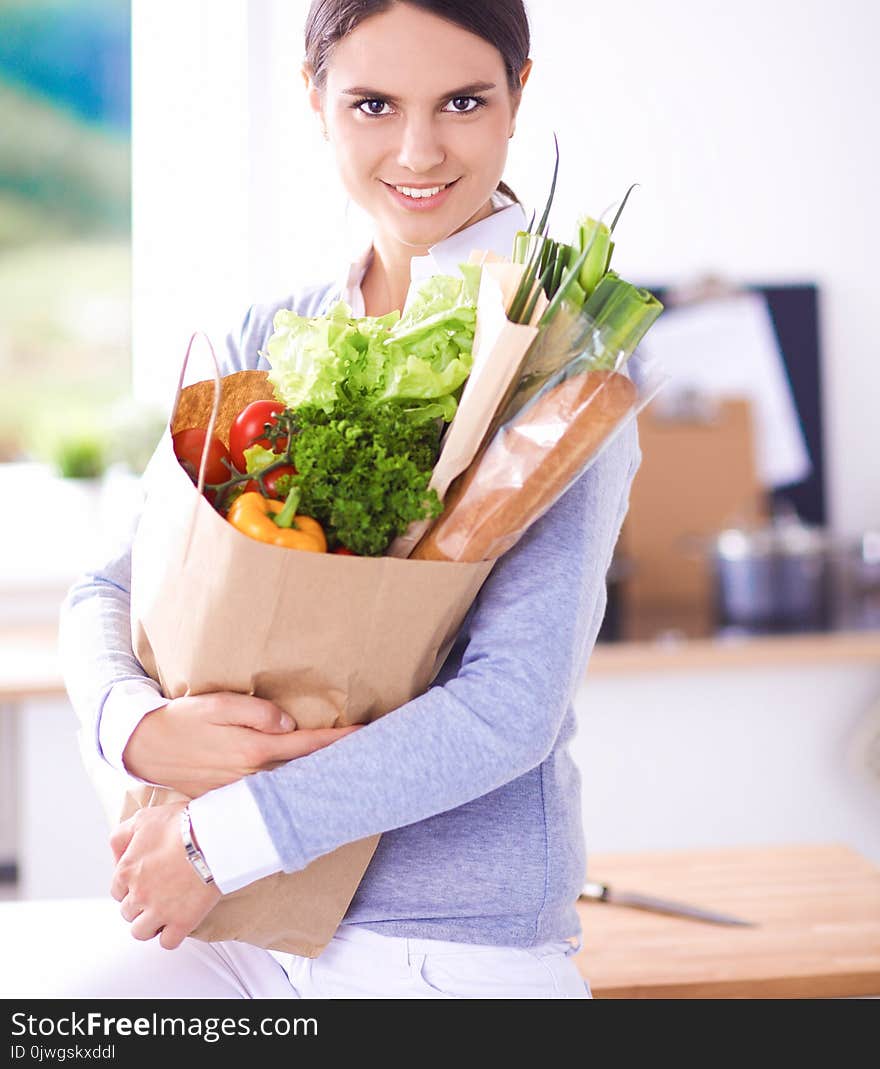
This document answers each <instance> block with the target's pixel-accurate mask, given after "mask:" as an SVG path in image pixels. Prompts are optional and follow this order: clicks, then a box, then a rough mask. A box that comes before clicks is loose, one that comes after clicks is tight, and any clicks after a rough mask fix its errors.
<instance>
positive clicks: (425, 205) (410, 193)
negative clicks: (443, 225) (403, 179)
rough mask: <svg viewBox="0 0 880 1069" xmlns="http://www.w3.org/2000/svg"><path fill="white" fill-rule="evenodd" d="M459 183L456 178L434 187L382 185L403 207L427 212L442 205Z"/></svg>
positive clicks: (385, 183)
mask: <svg viewBox="0 0 880 1069" xmlns="http://www.w3.org/2000/svg"><path fill="white" fill-rule="evenodd" d="M457 182H458V179H457V178H456V179H455V180H454V181H452V182H448V183H446V184H445V185H440V184H439V183H438V184H437V185H433V186H409V185H399V186H393V185H391V184H390V183H389V182H383V183H382V185H383V186H385V188H386V189H387V190H388V192H389V193H390V194H391V196H392V197H393V198H394V199H395V200H396V201H397V203H398V204H401V205H403V207H405V208H408V209H409V210H410V211H426V210H427V209H429V208H436V207H437V206H438V205H440V204H442V203H443V201H445V200H446V198H447V197H448V196H449V193H450V191H451V190H452V188H453V187H454V186H455V185H456V183H457Z"/></svg>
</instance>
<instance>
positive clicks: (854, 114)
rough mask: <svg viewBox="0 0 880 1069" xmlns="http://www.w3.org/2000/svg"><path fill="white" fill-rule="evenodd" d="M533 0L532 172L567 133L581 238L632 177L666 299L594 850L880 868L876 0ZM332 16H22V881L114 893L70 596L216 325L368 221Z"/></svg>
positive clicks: (634, 247) (538, 188) (271, 3)
mask: <svg viewBox="0 0 880 1069" xmlns="http://www.w3.org/2000/svg"><path fill="white" fill-rule="evenodd" d="M529 6H530V14H531V19H532V24H533V25H532V28H533V48H532V55H533V58H534V60H535V69H534V71H533V73H532V76H531V79H530V81H529V84H528V87H527V91H526V93H525V97H524V102H523V105H522V109H521V112H520V117H519V121H518V125H517V133H516V137H515V138H514V140H513V141H512V142H511V148H510V156H509V163H508V168H507V171H506V175H505V177H506V180H507V181H508V184H509V185H511V186H512V187H513V189H514V190H516V192H517V193H518V195H519V196H520V198H521V200H523V202H524V203H525V204H526V206H527V207H528V208H529V209H531V207H534V206H536V205H538V206H540V204H542V203H543V200H544V198H545V196H546V190H547V187H548V183H549V179H550V175H551V172H552V162H553V139H552V133H553V131H555V132H556V134H557V136H558V138H559V144H560V150H561V170H560V178H559V186H558V190H557V195H556V200H555V204H554V210H553V215H552V218H551V232H552V233H554V234H556V235H557V236H563V235H565V234H566V233H568V232H569V231H570V230H571V229H572V228H573V226H574V223H575V220H576V218H577V217H578V216H579V215H582V214H585V213H590V214H592V215H597V214H599V213H601V212H602V211H604V210H605V209H606V207H607V206H608V205H609V204H612V203H613V202H615V201H618V200H619V199H620V197H621V196H622V195H623V193H624V192H625V191H626V189H627V187H628V186H629V185H630V183H631V182H633V181H637V182H638V183H639V188H638V189H637V190H635V192H634V193H633V196H632V197H631V198H630V201H629V203H628V205H627V208H626V212H625V213H624V215H623V217H622V219H621V223H620V225H619V227H618V229H617V231H616V233H615V237H616V239H617V247H616V250H615V266H616V267H617V268H618V269H619V270H620V271H621V273H622V274H624V275H625V276H626V277H629V278H632V279H634V280H636V281H638V282H640V283H641V284H643V285H646V286H648V287H649V288H651V289H653V290H655V291H656V292H657V293H658V295H660V296H661V298H662V299H663V300H664V302H665V303H666V305H667V311H666V312H665V313H664V315H663V316H662V317H661V319H660V320H659V321H658V323H657V324H656V326H655V327H654V328H653V329H652V331H651V333H650V334H649V336H648V338H647V339H646V342H645V345H644V346H643V355H645V356H646V357H648V358H650V359H656V360H657V361H658V362H660V363H662V365H663V366H664V367H665V368H666V369H667V370H668V372H669V374H670V382H669V383H668V385H667V386H666V388H665V389H664V390H663V391H662V392H661V394H659V395H658V397H657V399H656V400H655V401H654V402H652V404H651V405H650V406H649V408H647V409H646V410H645V411H644V412H643V413H642V414H641V416H640V417H639V424H640V437H641V443H642V451H643V457H644V460H643V464H642V468H641V470H640V472H639V474H638V476H637V479H636V483H635V485H634V488H633V494H632V498H631V507H630V513H629V516H628V518H627V521H626V524H625V527H624V530H623V533H622V536H621V539H620V543H619V545H618V547H617V550H616V553H615V557H614V561H613V563H612V568H611V572H610V574H609V583H608V607H607V612H606V617H605V621H604V623H603V626H602V631H601V633H600V642H599V644H598V645H597V647H596V650H595V652H594V654H593V657H592V659H591V663H590V666H589V670H588V674H587V677H586V679H585V681H584V683H583V685H582V686H581V688H580V689H579V691H578V696H577V703H578V709H579V713H580V716H581V722H580V731H579V734H578V737H577V739H576V740H575V742H574V744H573V752H574V754H575V756H576V758H577V760H578V762H579V765H580V767H581V771H582V775H583V804H584V820H585V825H586V830H587V837H588V848H589V849H590V850H596V851H609V850H643V849H644V850H649V849H667V848H675V847H703V846H716V845H717V846H723V845H745V844H773V843H780V844H781V843H808V842H842V843H846V844H848V845H850V846H853V847H855V848H856V849H858V850H860V851H862V852H863V853H864V854H865V855H867V856H868V857H871V858H873V859H874V860H875V861H877V862H880V821H878V819H877V818H878V806H880V478H878V474H877V471H878V461H877V456H878V446H880V430H878V428H880V421H878V419H877V416H876V412H875V411H874V409H875V407H876V406H877V404H878V400H880V359H878V355H880V354H878V342H877V339H876V330H875V328H874V325H873V311H874V299H875V298H874V293H873V289H874V274H875V271H876V262H875V260H876V257H875V250H876V248H877V246H878V239H880V232H878V231H880V227H878V224H877V214H876V210H875V208H874V205H873V189H874V182H875V181H876V176H877V173H878V170H880V148H878V140H877V138H876V136H875V135H872V134H871V133H870V131H871V130H872V129H874V128H875V125H876V119H875V115H874V110H875V108H874V102H875V101H876V100H877V99H878V95H880V74H878V69H877V66H876V64H875V63H874V57H873V44H874V42H875V41H876V40H877V39H878V33H880V8H878V7H877V5H876V4H874V3H871V2H869V0H842V2H841V4H839V5H838V7H837V8H835V10H834V12H833V13H832V12H829V10H828V9H827V7H826V6H825V5H822V4H820V3H819V2H818V0H805V2H795V0H778V2H777V3H774V4H772V5H768V4H766V3H759V2H758V0H743V2H741V3H740V4H738V5H736V6H735V8H732V7H731V6H730V5H728V4H722V3H720V2H715V0H679V2H677V3H675V4H672V5H670V4H663V3H660V2H659V0H632V2H631V3H630V4H628V5H626V6H625V7H620V6H615V5H608V4H605V5H591V6H590V5H588V6H586V7H585V6H584V5H583V4H582V3H579V2H576V0H557V2H555V3H553V4H552V5H538V4H536V3H535V2H534V0H533V2H532V3H531V5H529ZM307 7H308V5H307V3H306V2H305V0H250V2H245V0H224V2H223V3H209V2H207V0H179V2H178V3H175V4H174V5H173V6H172V5H170V4H167V3H156V2H155V0H154V2H147V0H134V2H133V3H131V4H129V3H127V2H122V0H26V2H25V0H0V369H2V375H3V389H2V391H0V492H2V494H3V496H4V498H5V500H6V501H7V502H8V503H9V504H8V505H7V507H6V508H5V509H4V511H3V517H4V522H3V525H2V530H0V540H2V550H3V552H2V553H0V635H2V648H0V889H2V893H3V894H5V895H6V896H7V897H16V896H18V897H23V898H47V897H79V896H87V895H99V894H104V893H105V892H106V890H107V887H108V886H109V873H110V871H111V865H110V856H109V849H108V847H107V842H106V839H107V833H108V827H107V825H106V822H105V818H104V815H103V813H102V811H101V809H100V807H99V805H98V802H97V800H96V798H95V797H94V794H93V791H92V788H91V786H90V785H89V783H88V782H87V781H86V778H85V774H84V772H83V771H82V769H81V766H80V761H79V755H78V750H77V739H76V731H77V723H76V719H75V716H74V714H73V711H72V709H71V707H70V705H69V703H68V701H67V698H66V695H65V692H64V687H63V682H62V681H61V679H60V676H59V673H58V666H57V660H56V654H55V628H56V616H57V610H58V605H59V603H60V601H61V599H62V597H63V596H64V593H65V591H66V589H67V588H68V586H69V585H70V583H71V582H72V581H73V579H74V578H75V577H76V576H77V575H78V574H80V573H81V572H82V571H84V570H86V569H87V568H88V567H90V565H91V564H92V563H95V562H98V561H101V560H102V559H103V558H104V557H106V555H107V554H108V553H109V552H111V550H112V548H113V547H114V546H115V545H116V544H117V542H118V539H119V537H120V534H121V532H123V531H124V527H125V518H126V515H127V510H128V509H129V508H130V506H131V504H132V502H133V501H134V500H135V498H136V495H137V480H138V476H139V474H140V472H141V471H142V469H143V465H144V463H145V462H146V458H147V457H148V456H149V454H150V452H151V450H152V448H153V446H154V445H155V442H156V441H157V440H158V437H159V434H160V433H161V429H162V425H163V421H164V420H165V419H166V418H167V415H168V407H169V405H170V402H171V398H172V396H173V391H174V385H175V383H176V380H177V376H178V374H179V371H180V364H181V360H182V357H183V353H184V350H185V347H186V343H187V340H188V338H189V336H190V334H191V333H192V332H193V331H194V330H205V331H207V332H208V334H209V335H210V337H211V338H212V339H213V341H214V342H215V344H221V343H222V340H223V337H224V335H225V333H226V332H227V331H229V330H235V329H237V327H238V326H239V325H240V323H241V320H242V319H243V316H244V314H245V312H246V310H247V308H248V306H249V305H250V304H251V303H252V302H253V301H256V300H269V299H272V298H274V297H276V296H280V295H282V294H285V293H288V292H290V291H291V290H292V289H294V288H295V287H296V286H297V285H298V284H299V283H302V282H314V281H319V280H324V279H329V278H333V277H336V275H337V274H338V272H339V270H340V265H341V264H342V263H344V262H345V261H346V260H348V259H350V258H351V257H352V256H353V255H354V253H355V252H356V251H358V250H359V249H360V248H361V247H362V246H363V245H364V244H365V242H366V241H367V240H368V238H369V231H368V228H367V225H366V220H365V219H363V218H361V217H360V215H359V212H358V209H357V208H356V207H355V206H354V205H352V204H350V203H348V202H347V198H346V195H345V193H344V191H343V190H342V189H341V187H340V185H339V183H338V179H337V178H336V174H335V170H334V166H333V162H332V159H331V157H330V149H329V147H328V146H327V145H326V144H325V142H324V141H323V140H322V138H321V136H320V132H319V130H318V128H317V125H316V124H315V122H314V119H313V117H312V115H311V113H310V112H309V111H308V109H307V105H306V101H305V95H304V91H303V87H302V83H301V81H300V77H299V62H300V58H301V55H302V41H301V36H302V26H303V23H304V19H305V13H306V10H307ZM197 360H200V361H202V363H201V364H200V365H199V366H198V367H196V368H194V369H193V370H192V372H191V375H190V377H191V378H204V377H207V375H208V366H207V363H206V362H205V356H204V353H201V354H200V355H199V356H198V357H197ZM200 368H201V371H202V372H203V373H201V374H200V373H199V369H200ZM25 512H27V513H28V515H29V517H30V518H29V520H28V522H27V524H25V523H24V513H25Z"/></svg>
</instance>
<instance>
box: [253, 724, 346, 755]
mask: <svg viewBox="0 0 880 1069" xmlns="http://www.w3.org/2000/svg"><path fill="white" fill-rule="evenodd" d="M365 726H366V725H364V724H351V725H349V726H348V727H344V728H300V729H299V730H298V731H292V732H291V733H290V734H289V735H285V736H283V737H279V738H278V739H273V741H272V744H271V747H270V750H271V752H270V754H269V760H273V761H285V760H287V761H291V760H293V759H294V758H295V757H305V756H306V755H307V754H310V753H314V752H315V751H316V750H322V749H323V748H324V747H325V746H329V745H330V744H331V743H334V742H338V741H339V740H340V739H341V738H344V737H345V736H346V735H351V734H352V733H353V732H355V731H358V730H359V729H360V728H362V727H365Z"/></svg>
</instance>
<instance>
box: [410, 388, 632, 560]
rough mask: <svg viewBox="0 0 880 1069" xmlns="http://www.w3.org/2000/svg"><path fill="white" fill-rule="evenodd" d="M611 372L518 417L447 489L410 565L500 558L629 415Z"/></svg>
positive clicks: (625, 394)
mask: <svg viewBox="0 0 880 1069" xmlns="http://www.w3.org/2000/svg"><path fill="white" fill-rule="evenodd" d="M636 399H637V390H636V387H635V386H634V385H633V383H632V381H631V380H630V379H628V378H627V377H626V376H625V375H622V374H620V373H619V372H615V371H588V372H582V373H581V374H579V375H574V376H572V377H571V378H569V379H565V380H563V381H562V382H560V383H559V384H558V385H556V386H554V387H552V388H551V389H550V390H548V391H547V392H546V393H544V394H543V395H541V396H540V397H538V399H537V400H536V401H535V402H533V403H532V404H530V405H527V406H526V407H525V408H523V409H522V411H521V412H519V413H518V414H517V415H516V416H515V417H514V418H513V420H512V421H511V422H510V423H509V424H508V425H507V426H506V427H503V428H502V429H501V430H499V431H498V433H497V434H496V435H495V436H494V437H493V438H492V439H491V440H490V442H489V444H488V445H487V446H486V447H484V448H483V450H482V451H481V453H480V454H479V455H478V456H477V458H476V459H475V460H474V461H473V463H472V464H471V465H470V467H469V468H468V469H467V471H465V472H464V473H463V474H462V475H460V476H459V478H458V479H456V481H455V482H454V483H453V484H452V487H451V489H450V491H449V494H448V495H447V497H446V507H445V509H444V511H443V514H442V516H441V517H440V518H439V519H438V520H437V522H436V523H435V524H434V526H433V527H432V528H431V530H430V531H428V533H427V534H426V535H425V536H424V537H423V538H422V540H421V541H420V542H419V543H418V545H417V546H416V548H415V549H414V550H413V553H412V555H411V559H414V560H442V561H470V562H475V561H481V560H493V559H495V558H496V557H500V556H501V554H502V553H505V552H506V551H507V550H508V549H510V548H511V547H512V546H514V545H515V544H516V543H517V542H518V541H519V539H520V538H521V537H522V535H523V534H524V533H525V532H526V530H527V529H528V527H530V526H531V524H533V523H534V522H535V521H536V520H537V519H539V518H540V517H541V516H542V515H543V514H544V513H545V512H546V511H547V509H548V508H550V506H551V505H552V504H553V503H554V502H555V501H556V500H557V499H558V498H559V497H560V496H561V495H562V494H563V493H564V492H565V490H566V489H567V488H568V486H569V485H570V483H571V482H572V481H573V480H574V479H575V478H576V476H578V475H579V474H580V473H581V471H583V470H584V468H585V467H586V465H587V463H588V462H589V461H590V460H591V459H592V458H593V456H594V455H595V454H596V453H597V452H598V451H599V449H600V448H601V446H602V445H603V444H604V443H605V442H606V441H607V440H608V438H609V437H610V435H611V434H612V433H613V432H614V431H615V430H616V429H617V427H618V426H619V425H620V424H621V422H622V421H623V420H624V419H625V417H626V416H627V414H628V413H629V412H630V410H631V409H632V408H633V406H634V404H635V402H636Z"/></svg>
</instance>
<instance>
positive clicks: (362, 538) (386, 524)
mask: <svg viewBox="0 0 880 1069" xmlns="http://www.w3.org/2000/svg"><path fill="white" fill-rule="evenodd" d="M290 418H291V420H292V422H291V428H292V429H293V430H294V431H295V436H294V438H293V443H294V444H293V460H294V464H295V465H296V468H297V472H298V474H297V475H292V476H290V486H291V487H296V488H298V489H299V490H300V491H301V497H300V500H299V506H298V508H299V511H300V512H301V513H303V514H305V515H307V516H312V517H314V518H315V519H316V520H317V521H318V522H319V523H320V524H321V526H322V527H323V528H324V531H325V532H326V534H327V543H328V546H329V547H330V548H331V549H332V548H334V547H335V546H336V545H338V544H340V543H341V544H342V545H343V546H346V547H347V548H348V549H350V550H351V551H352V552H353V553H357V554H360V555H364V556H373V557H376V556H381V555H382V553H383V552H384V551H385V550H386V549H387V548H388V546H389V545H390V543H391V542H392V541H393V539H394V538H395V537H396V536H397V535H400V534H403V533H404V532H405V531H406V530H407V528H408V527H409V525H410V524H411V523H412V522H413V520H419V519H422V518H423V517H431V518H434V517H436V516H439V515H440V513H441V512H442V511H443V505H442V504H441V502H440V499H439V498H438V497H437V493H436V491H434V490H430V491H429V490H428V483H429V482H430V479H431V472H432V469H433V467H434V464H435V463H436V460H437V455H438V452H439V442H440V433H439V428H438V426H437V424H436V423H422V424H416V425H414V424H413V423H412V421H411V420H410V419H408V418H407V416H406V414H405V413H404V412H402V411H401V409H400V407H399V406H398V405H396V404H387V403H386V404H375V403H369V402H367V401H364V400H359V401H341V402H339V403H337V404H336V405H335V406H333V407H332V408H331V409H330V411H329V412H328V411H326V410H325V409H324V408H322V407H321V406H318V405H303V406H301V407H300V408H298V409H297V410H296V412H295V413H292V414H291V417H290ZM248 452H250V450H249V451H248ZM248 459H249V463H250V458H248ZM280 481H281V480H279V482H280Z"/></svg>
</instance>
